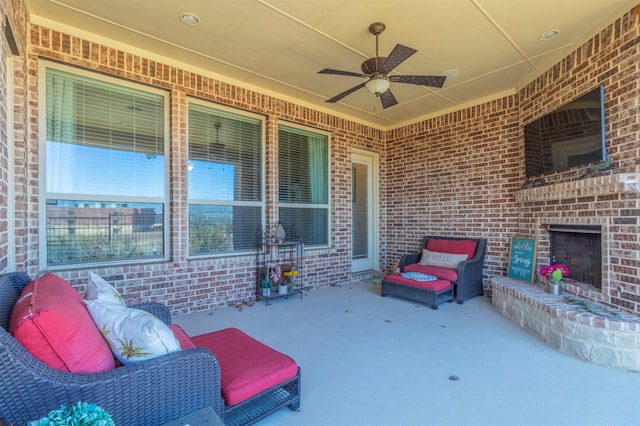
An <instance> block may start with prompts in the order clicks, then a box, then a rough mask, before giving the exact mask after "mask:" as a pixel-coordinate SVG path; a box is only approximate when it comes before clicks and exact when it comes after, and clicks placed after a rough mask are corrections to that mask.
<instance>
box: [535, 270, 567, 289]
mask: <svg viewBox="0 0 640 426" xmlns="http://www.w3.org/2000/svg"><path fill="white" fill-rule="evenodd" d="M539 272H540V275H541V276H542V277H544V278H545V279H546V280H547V283H548V284H547V285H548V291H549V293H551V294H553V295H559V294H560V293H561V292H562V277H568V276H569V268H567V267H566V266H564V265H560V264H555V265H548V266H543V267H542V268H540V271H539Z"/></svg>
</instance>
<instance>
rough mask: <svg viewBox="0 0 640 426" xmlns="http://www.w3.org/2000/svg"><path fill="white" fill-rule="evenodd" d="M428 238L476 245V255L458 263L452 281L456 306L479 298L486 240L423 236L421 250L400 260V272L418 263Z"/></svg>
mask: <svg viewBox="0 0 640 426" xmlns="http://www.w3.org/2000/svg"><path fill="white" fill-rule="evenodd" d="M430 238H435V239H441V240H453V241H462V240H472V241H475V242H476V243H477V247H476V253H475V255H474V256H473V258H471V259H469V260H467V261H464V262H460V265H459V266H458V270H457V276H458V279H457V281H452V284H453V286H454V289H455V299H456V302H457V303H458V304H463V303H464V301H465V300H467V299H470V298H472V297H474V296H479V295H481V294H483V293H484V287H483V276H482V273H483V268H484V256H485V251H486V249H487V239H486V238H464V237H441V236H432V235H425V236H424V237H423V238H422V245H421V246H420V247H421V249H420V250H419V251H418V252H416V253H409V254H404V255H403V256H402V257H401V258H400V272H404V271H405V267H406V266H407V265H410V264H412V263H418V262H420V257H421V256H422V249H423V248H426V247H427V243H428V241H429V239H430Z"/></svg>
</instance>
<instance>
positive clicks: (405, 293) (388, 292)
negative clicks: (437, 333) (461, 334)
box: [380, 274, 453, 309]
mask: <svg viewBox="0 0 640 426" xmlns="http://www.w3.org/2000/svg"><path fill="white" fill-rule="evenodd" d="M380 295H381V296H382V297H387V296H395V297H400V298H402V299H408V300H413V301H414V302H420V303H424V304H426V305H428V306H429V307H430V308H431V309H438V305H440V304H441V303H442V302H451V301H452V300H453V286H452V285H451V282H450V281H447V280H440V279H438V280H435V281H416V280H412V279H410V278H405V277H403V276H402V275H400V274H391V275H387V276H385V277H384V278H383V279H382V290H381V291H380Z"/></svg>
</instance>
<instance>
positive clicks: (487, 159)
mask: <svg viewBox="0 0 640 426" xmlns="http://www.w3.org/2000/svg"><path fill="white" fill-rule="evenodd" d="M638 10H639V9H638V8H636V9H635V10H632V11H630V12H629V13H627V14H625V15H624V16H622V17H621V18H620V19H618V20H617V21H616V22H614V23H613V24H612V25H610V26H609V27H607V28H605V29H604V30H603V31H602V32H600V34H598V35H596V36H595V37H594V38H593V39H591V40H589V41H588V42H587V43H585V44H584V45H583V46H581V47H579V48H578V49H576V51H575V52H574V53H572V54H571V55H569V56H568V57H567V58H565V59H564V60H563V61H561V62H559V63H558V64H557V65H556V66H554V67H553V68H551V69H550V70H548V71H547V72H545V73H543V74H542V75H541V76H540V77H538V78H536V79H535V80H534V81H532V82H531V83H530V84H528V85H527V86H525V87H524V88H522V90H520V91H519V92H518V94H517V95H516V96H512V97H507V98H504V99H501V100H497V101H494V102H490V103H487V104H483V105H478V106H475V107H472V108H468V109H464V110H461V111H457V112H454V113H450V114H446V115H443V116H440V117H436V118H432V119H429V120H425V121H423V122H420V123H416V124H412V125H409V126H405V127H402V128H400V129H397V130H393V131H390V132H389V133H388V135H387V137H388V144H387V156H388V164H387V185H388V187H387V193H386V196H385V197H384V198H386V199H387V200H388V206H387V217H388V221H387V222H386V224H385V230H384V232H385V233H386V235H387V263H386V268H387V270H390V269H391V268H392V266H393V264H394V262H395V260H396V259H397V258H398V257H399V256H400V255H401V254H402V253H405V252H407V251H414V250H415V249H416V247H417V244H418V242H419V238H420V235H423V234H433V235H456V236H460V235H470V236H475V237H486V238H488V240H489V244H488V250H487V261H486V263H485V271H484V272H485V276H486V277H488V276H491V275H505V273H506V266H507V263H508V260H507V254H508V251H509V244H510V238H511V237H512V236H515V235H524V236H529V237H532V236H533V237H536V238H538V240H539V256H538V260H539V262H538V263H539V265H540V264H548V262H549V234H548V232H547V231H546V228H547V227H548V225H549V224H550V223H558V224H578V225H602V226H603V230H605V229H606V231H607V234H606V235H605V234H603V253H604V254H603V289H602V291H601V292H597V291H592V290H584V289H581V288H579V287H576V288H574V289H573V291H574V292H576V293H579V294H581V295H583V296H586V297H589V298H592V299H596V300H600V301H603V302H606V303H610V304H613V305H616V306H619V307H621V308H622V309H624V310H628V311H632V312H636V313H640V278H639V277H640V222H639V219H638V217H639V216H640V194H639V192H638V188H637V187H636V186H635V185H636V182H637V173H638V167H639V165H640V137H639V134H640V109H639V104H640V65H639V64H640V50H639V43H640V30H639V28H640V25H639V23H640V19H639V16H638ZM597 85H604V92H605V120H606V123H605V124H606V135H607V136H606V139H607V153H608V154H609V155H610V156H611V158H612V161H613V164H614V167H613V169H612V170H608V171H605V172H601V173H591V174H590V175H589V176H591V177H592V178H587V179H583V180H580V179H579V178H580V177H581V176H582V175H584V174H585V173H586V172H588V171H589V170H590V168H589V167H582V168H577V169H572V170H569V171H566V172H561V173H553V174H548V175H544V176H543V179H544V183H545V184H546V186H544V187H542V188H535V189H530V187H531V186H532V183H533V182H534V180H536V179H537V178H539V177H540V176H537V177H532V178H527V177H526V176H525V173H524V160H523V159H524V155H523V152H524V138H523V131H522V127H523V125H525V124H527V123H529V122H531V121H533V120H534V119H536V118H538V117H540V116H541V115H543V114H545V113H547V112H549V111H552V110H553V109H555V108H558V107H559V106H561V105H562V104H565V103H567V102H568V101H569V100H571V99H573V98H575V97H577V96H579V95H582V94H584V93H586V92H588V91H590V90H592V89H594V88H595V86H597ZM598 174H602V175H603V176H601V177H598ZM532 192H533V194H535V197H534V196H532V194H531V193H532ZM407 236H415V237H414V238H407ZM486 284H487V282H486V281H485V286H486ZM618 286H621V288H623V292H622V293H621V294H620V293H619V292H618V291H617V288H618Z"/></svg>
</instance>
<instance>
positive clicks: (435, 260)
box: [420, 249, 467, 269]
mask: <svg viewBox="0 0 640 426" xmlns="http://www.w3.org/2000/svg"><path fill="white" fill-rule="evenodd" d="M464 260H467V255H466V254H453V253H441V252H439V251H431V250H427V249H424V250H422V257H421V258H420V265H429V266H438V267H440V268H447V269H456V268H457V267H458V264H459V263H460V262H462V261H464Z"/></svg>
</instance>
